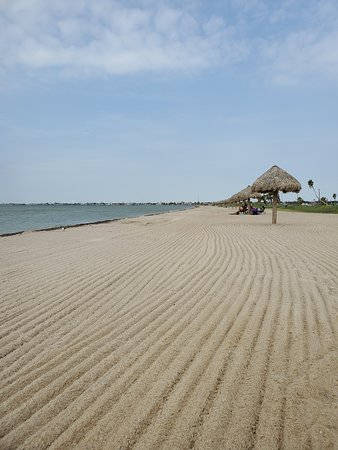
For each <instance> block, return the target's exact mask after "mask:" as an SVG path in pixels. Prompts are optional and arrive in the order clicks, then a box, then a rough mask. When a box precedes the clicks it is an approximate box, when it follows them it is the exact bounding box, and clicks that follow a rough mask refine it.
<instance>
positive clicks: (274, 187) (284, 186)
mask: <svg viewBox="0 0 338 450" xmlns="http://www.w3.org/2000/svg"><path fill="white" fill-rule="evenodd" d="M301 188H302V186H301V184H300V183H299V181H298V180H296V178H295V177H293V176H292V175H290V174H289V173H287V172H286V171H285V170H283V169H281V168H280V167H278V166H272V167H271V169H269V170H267V171H266V172H265V173H263V175H261V176H260V177H259V178H257V180H256V181H255V182H254V183H253V184H252V187H251V189H252V190H253V191H254V192H263V193H267V192H271V193H272V192H275V191H277V192H278V191H282V192H284V193H286V192H299V191H300V190H301Z"/></svg>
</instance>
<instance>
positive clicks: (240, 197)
mask: <svg viewBox="0 0 338 450" xmlns="http://www.w3.org/2000/svg"><path fill="white" fill-rule="evenodd" d="M261 197H262V194H261V193H259V192H253V191H252V189H251V186H250V185H249V186H247V187H246V188H245V189H242V190H241V191H239V192H237V194H234V195H232V196H231V197H230V198H228V199H227V200H226V203H235V202H242V201H245V200H249V199H250V198H261Z"/></svg>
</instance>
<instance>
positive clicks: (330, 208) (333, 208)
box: [278, 205, 338, 214]
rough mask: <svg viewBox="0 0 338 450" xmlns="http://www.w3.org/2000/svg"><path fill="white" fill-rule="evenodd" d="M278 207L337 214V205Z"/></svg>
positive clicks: (288, 209) (286, 209) (289, 209)
mask: <svg viewBox="0 0 338 450" xmlns="http://www.w3.org/2000/svg"><path fill="white" fill-rule="evenodd" d="M278 209H280V210H284V211H298V212H311V213H322V214H323V213H324V214H338V205H309V206H306V205H286V206H284V205H278Z"/></svg>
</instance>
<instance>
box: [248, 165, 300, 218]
mask: <svg viewBox="0 0 338 450" xmlns="http://www.w3.org/2000/svg"><path fill="white" fill-rule="evenodd" d="M301 188H302V186H301V184H300V182H299V181H298V180H297V179H296V178H295V177H293V176H292V175H290V174H289V173H287V172H286V171H285V170H283V169H281V168H280V167H278V166H272V167H271V168H270V169H269V170H267V171H266V172H264V173H263V175H261V176H260V177H259V178H257V180H256V181H255V182H254V183H253V184H252V186H251V189H252V191H253V192H261V193H269V194H272V197H273V199H272V205H273V208H272V223H273V224H275V223H277V202H278V192H279V191H281V192H284V193H286V192H299V191H300V190H301Z"/></svg>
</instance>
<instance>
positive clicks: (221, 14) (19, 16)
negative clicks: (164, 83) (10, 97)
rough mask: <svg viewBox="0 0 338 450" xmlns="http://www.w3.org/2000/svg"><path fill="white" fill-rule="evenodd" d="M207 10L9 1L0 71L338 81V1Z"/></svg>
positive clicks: (1, 21)
mask: <svg viewBox="0 0 338 450" xmlns="http://www.w3.org/2000/svg"><path fill="white" fill-rule="evenodd" d="M208 5H209V8H205V4H204V3H203V2H198V1H193V0H190V1H189V0H182V1H180V2H178V1H175V0H171V1H170V0H167V1H164V0H162V1H161V0H159V1H153V0H138V1H137V0H134V1H132V0H124V1H122V0H100V1H99V2H93V1H91V0H74V1H71V2H70V1H68V0H58V1H57V2H55V1H52V0H2V2H1V3H0V70H2V71H3V72H6V71H7V70H9V69H10V68H13V67H22V68H24V69H25V68H28V69H29V70H44V69H52V70H54V71H56V72H57V73H60V72H61V73H70V74H73V75H89V76H92V75H95V76H97V75H100V76H101V75H120V74H131V73H138V72H159V71H166V72H168V71H169V72H170V71H191V70H200V69H204V68H209V67H215V66H217V67H224V66H225V67H226V66H233V65H235V64H238V63H240V62H248V61H250V62H253V64H252V68H251V70H253V71H255V72H257V73H261V74H264V76H265V77H267V78H269V79H271V80H273V81H277V82H287V83H289V82H297V81H299V80H300V79H302V78H304V77H306V76H308V75H309V74H314V75H318V74H319V75H321V76H323V75H324V76H325V77H331V78H335V79H337V78H338V32H337V29H338V4H337V2H336V1H335V0H307V1H305V0H297V1H296V0H284V1H278V0H276V1H274V2H272V1H270V0H227V1H226V2H222V5H223V7H221V8H220V7H219V2H217V1H216V0H214V1H210V2H208ZM217 5H218V6H217ZM213 6H215V8H213ZM216 6H217V7H216Z"/></svg>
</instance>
